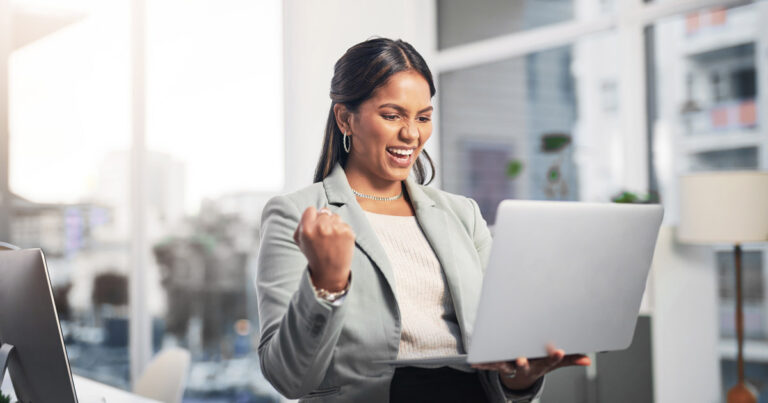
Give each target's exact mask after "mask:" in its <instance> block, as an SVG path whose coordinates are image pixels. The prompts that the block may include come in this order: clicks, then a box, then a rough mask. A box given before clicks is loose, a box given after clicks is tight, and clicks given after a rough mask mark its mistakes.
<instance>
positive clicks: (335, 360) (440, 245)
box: [256, 164, 542, 403]
mask: <svg viewBox="0 0 768 403" xmlns="http://www.w3.org/2000/svg"><path fill="white" fill-rule="evenodd" d="M405 184H406V189H407V191H408V195H409V196H410V198H411V202H412V203H413V207H414V210H415V212H416V219H417V221H418V222H419V225H420V226H421V228H422V230H423V232H424V234H425V236H426V237H427V239H428V240H429V243H430V245H431V246H432V248H433V249H434V252H435V254H436V255H437V258H438V260H439V261H440V264H441V265H442V268H443V271H444V272H445V277H446V279H447V283H448V289H449V291H450V293H451V296H452V298H453V303H454V308H455V310H456V318H457V320H458V325H459V328H460V329H461V336H462V342H463V345H464V346H468V345H469V339H470V337H471V336H472V325H473V323H474V321H475V312H476V310H477V305H478V302H479V297H480V289H481V284H482V278H483V271H484V269H485V266H486V262H487V261H488V256H489V253H490V248H491V234H490V231H489V230H488V227H487V225H486V223H485V220H483V217H482V216H481V214H480V209H479V208H478V206H477V203H476V202H475V201H474V200H472V199H469V198H466V197H464V196H459V195H454V194H451V193H447V192H444V191H440V190H437V189H433V188H429V187H425V186H422V185H419V184H417V183H416V182H415V181H414V180H413V179H412V178H408V179H407V180H406V181H405ZM309 206H315V207H316V208H321V207H327V208H329V209H330V210H331V211H332V212H333V213H335V214H338V215H339V216H340V217H341V218H342V219H343V220H344V222H346V223H347V224H349V225H350V226H351V227H352V229H353V231H354V232H355V235H356V239H355V246H356V248H355V252H354V256H353V259H352V279H351V282H350V288H349V291H348V293H347V296H346V297H345V299H344V301H343V302H342V303H341V304H340V305H338V306H335V305H332V304H329V303H328V302H326V301H323V300H321V299H318V298H317V297H316V295H315V292H314V290H313V288H312V284H311V282H310V278H309V271H308V270H307V260H306V258H305V257H304V255H303V254H302V252H301V251H300V250H299V248H298V246H297V245H296V243H295V242H294V240H293V233H294V231H295V230H296V227H297V226H298V223H299V221H300V218H301V215H302V213H303V212H304V210H305V209H306V208H307V207H309ZM256 284H257V290H256V291H257V295H258V307H259V322H260V330H261V338H260V341H259V348H258V350H259V358H260V361H261V369H262V372H263V374H264V376H265V377H266V378H267V380H269V382H270V383H272V385H273V386H274V387H275V388H276V389H277V390H278V391H279V392H280V393H282V394H283V395H284V396H286V397H288V398H294V399H295V398H301V400H302V401H333V402H339V401H349V402H354V401H366V402H369V403H373V402H388V401H389V386H390V381H391V379H392V375H393V372H394V369H393V368H392V367H390V366H388V365H382V364H374V363H373V362H374V361H376V360H386V359H395V358H396V357H397V353H398V346H399V343H400V330H401V329H400V327H401V321H400V312H399V309H398V305H397V300H396V298H395V293H394V289H395V287H397V284H395V280H394V275H393V273H392V267H391V266H390V263H389V261H388V259H387V255H386V252H385V251H384V249H383V247H382V246H381V244H380V243H379V240H378V238H377V237H376V233H375V232H374V230H373V228H372V227H371V226H370V224H369V223H368V219H367V217H366V216H365V213H364V212H363V210H362V209H361V208H360V205H359V204H358V203H357V200H356V199H355V196H354V194H353V193H352V189H351V188H350V186H349V183H348V182H347V177H346V175H345V173H344V170H343V169H342V167H341V166H340V165H339V164H337V165H336V166H335V167H334V169H333V171H332V173H331V174H330V175H329V176H328V177H327V178H326V179H325V180H323V181H322V182H318V183H315V184H313V185H311V186H309V187H307V188H304V189H302V190H300V191H297V192H295V193H291V194H288V195H284V196H277V197H274V198H272V199H271V200H270V201H269V202H268V203H267V205H266V206H265V208H264V212H263V215H262V226H261V244H260V247H259V256H258V272H257V278H256ZM478 376H479V377H480V379H481V382H482V383H483V386H484V388H485V390H486V392H487V393H488V395H489V396H490V397H491V400H492V401H505V400H512V401H529V400H530V399H532V398H535V397H537V395H538V394H539V393H540V391H541V387H542V382H539V383H538V384H537V385H535V386H534V388H533V389H532V390H531V392H530V393H526V394H524V395H510V394H506V395H505V394H504V391H503V389H502V387H501V384H500V382H499V380H498V376H497V374H496V372H489V371H478ZM505 398H506V399H505Z"/></svg>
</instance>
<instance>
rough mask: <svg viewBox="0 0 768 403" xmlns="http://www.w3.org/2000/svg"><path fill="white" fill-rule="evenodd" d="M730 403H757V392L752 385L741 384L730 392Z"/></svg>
mask: <svg viewBox="0 0 768 403" xmlns="http://www.w3.org/2000/svg"><path fill="white" fill-rule="evenodd" d="M728 403H757V391H756V390H755V388H754V387H753V386H752V385H750V384H748V383H746V382H739V383H737V384H736V386H734V387H732V388H731V390H729V391H728Z"/></svg>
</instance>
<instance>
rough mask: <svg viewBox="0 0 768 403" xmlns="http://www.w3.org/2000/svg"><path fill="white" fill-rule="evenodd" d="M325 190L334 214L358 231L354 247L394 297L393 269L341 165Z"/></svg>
mask: <svg viewBox="0 0 768 403" xmlns="http://www.w3.org/2000/svg"><path fill="white" fill-rule="evenodd" d="M323 186H324V187H325V194H326V196H327V197H328V203H329V204H330V205H331V206H332V207H331V208H330V209H331V211H332V212H333V213H335V214H338V215H339V217H341V219H342V220H344V222H346V223H347V224H348V225H349V226H350V227H352V230H353V231H355V243H356V244H357V246H358V247H359V248H360V249H361V250H362V251H363V252H364V253H365V254H366V255H368V257H369V258H370V259H371V260H372V261H373V263H374V265H375V266H376V267H377V268H378V269H379V271H380V272H381V274H382V275H383V276H384V278H385V279H386V280H387V283H388V284H389V287H390V289H392V291H393V294H394V290H395V276H394V273H393V272H392V266H391V265H390V263H389V259H388V258H387V254H386V252H385V251H384V248H383V247H382V246H381V243H380V242H379V238H378V237H377V236H376V232H375V231H374V230H373V228H372V227H371V224H370V223H369V221H368V217H366V216H365V212H364V211H363V209H362V208H361V207H360V204H358V203H357V199H355V195H354V194H353V193H352V188H351V187H350V186H349V182H347V175H346V174H345V173H344V169H343V168H342V167H341V165H340V164H338V163H337V164H336V166H335V167H334V168H333V170H332V171H331V174H330V175H328V177H326V178H325V179H324V180H323ZM333 206H335V208H334V207H333Z"/></svg>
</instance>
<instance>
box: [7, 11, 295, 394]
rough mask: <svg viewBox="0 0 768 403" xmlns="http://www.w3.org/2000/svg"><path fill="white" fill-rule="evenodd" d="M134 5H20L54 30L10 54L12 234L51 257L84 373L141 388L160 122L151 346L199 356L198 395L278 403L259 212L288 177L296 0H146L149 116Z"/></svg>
mask: <svg viewBox="0 0 768 403" xmlns="http://www.w3.org/2000/svg"><path fill="white" fill-rule="evenodd" d="M131 5H132V3H131V2H130V1H128V0H125V1H117V2H95V3H94V2H86V3H82V2H67V3H63V4H61V5H58V6H56V8H53V6H52V5H50V4H47V5H46V4H38V3H31V2H30V3H28V4H27V3H25V4H22V3H20V4H19V7H21V8H22V9H24V10H26V11H28V14H29V15H36V16H38V17H40V18H41V21H43V23H41V24H39V25H35V26H34V27H33V26H32V25H29V26H26V25H24V24H29V23H30V21H29V20H22V19H19V20H18V22H19V26H22V27H23V28H25V29H26V28H30V29H29V30H28V31H25V32H26V33H29V32H33V33H35V35H38V36H37V37H34V36H29V35H27V36H24V38H25V40H27V42H26V43H23V44H22V45H21V46H19V47H18V48H17V49H15V50H14V52H13V54H12V55H11V62H10V63H11V65H10V70H11V73H10V86H11V88H10V104H11V105H10V106H11V108H10V109H11V119H10V120H11V128H10V129H11V130H10V131H11V135H10V139H11V140H10V142H11V148H10V157H11V158H10V160H11V169H10V171H11V177H10V186H11V191H12V192H13V193H14V199H13V205H12V210H11V220H10V228H11V235H12V236H11V239H10V241H11V242H12V243H15V244H18V245H19V246H22V247H42V248H43V250H44V251H45V253H46V256H47V258H48V262H49V268H50V271H51V279H52V283H53V288H54V293H55V299H56V303H57V307H58V311H59V315H60V319H61V326H62V331H63V334H64V338H65V342H66V346H67V352H68V355H69V358H70V362H71V365H72V368H73V371H74V372H75V373H77V374H80V375H83V376H85V377H88V378H92V379H95V380H98V381H101V382H105V383H108V384H111V385H114V386H116V387H119V388H123V389H129V388H130V386H131V384H130V383H131V379H130V374H131V364H132V363H131V362H130V358H129V357H130V354H129V351H130V349H131V347H132V346H135V344H136V343H142V341H140V340H138V341H137V340H134V339H131V338H130V337H129V335H128V329H129V324H130V321H131V320H132V317H130V316H129V315H131V309H129V304H130V303H131V301H130V300H129V290H128V285H129V283H130V280H131V277H130V267H129V265H130V262H129V253H130V250H131V246H132V242H133V239H132V228H133V225H134V223H135V222H136V220H137V219H138V217H134V216H132V214H133V211H134V210H132V206H131V196H132V194H131V187H130V186H129V174H130V172H131V171H132V170H133V169H134V168H135V167H134V166H132V164H133V163H132V161H131V151H130V150H131V146H132V145H133V143H134V141H135V139H134V138H133V137H132V127H133V125H134V124H142V123H144V124H145V127H146V148H147V150H146V154H145V160H144V163H145V166H144V169H145V170H146V172H147V175H146V178H145V182H144V183H143V184H142V186H143V188H144V189H145V194H146V200H145V202H144V203H145V205H144V206H145V207H146V208H145V211H146V216H147V217H146V218H147V221H146V222H147V225H146V226H145V230H144V231H145V233H144V234H143V237H144V239H146V244H145V245H144V246H145V248H146V254H147V256H149V259H147V260H146V262H147V265H146V266H144V267H141V270H142V271H143V274H144V275H145V276H146V278H147V281H146V288H145V289H144V290H143V294H142V297H143V298H146V306H147V310H146V311H143V312H139V315H141V316H140V317H143V318H146V317H150V318H151V319H150V320H151V330H150V332H151V337H150V340H149V343H150V344H151V346H150V349H151V350H152V351H153V352H157V351H159V350H161V349H164V348H167V347H172V346H180V347H184V348H186V349H188V350H189V351H190V353H191V356H192V363H191V368H190V372H189V378H188V381H187V388H186V390H185V397H184V399H185V401H194V402H205V401H217V402H218V401H248V402H253V401H277V400H278V396H279V395H278V394H277V393H276V392H275V391H274V389H273V388H272V387H271V385H269V384H268V382H267V381H266V380H265V379H264V378H263V376H262V375H261V372H260V368H259V362H258V358H257V356H256V346H257V343H258V317H257V314H256V301H255V294H254V287H253V276H254V273H255V267H254V262H255V251H256V246H257V245H258V225H259V221H260V215H261V209H262V207H263V205H264V203H265V202H266V200H267V199H268V198H269V197H271V196H272V195H273V194H274V192H276V191H278V190H279V189H281V188H282V186H283V180H284V173H283V155H284V152H283V130H282V124H283V118H282V107H283V100H282V78H281V77H282V39H281V35H282V26H281V21H282V5H281V3H280V2H279V1H269V2H250V1H236V0H232V1H224V2H221V1H217V2H213V1H204V2H193V3H190V2H184V1H172V0H168V1H151V2H146V14H145V16H144V18H145V27H146V33H145V34H146V99H145V100H144V103H145V105H146V121H145V122H133V121H132V114H131V107H132V102H133V99H132V86H133V83H132V82H131V67H132V62H133V61H132V54H131V45H132V44H131V18H132V7H131ZM28 14H24V15H28ZM40 27H44V28H45V29H43V30H42V31H40V32H38V31H37V30H36V29H31V28H40ZM46 29H47V31H46ZM43 31H44V32H43ZM30 38H31V39H30ZM0 207H4V206H0Z"/></svg>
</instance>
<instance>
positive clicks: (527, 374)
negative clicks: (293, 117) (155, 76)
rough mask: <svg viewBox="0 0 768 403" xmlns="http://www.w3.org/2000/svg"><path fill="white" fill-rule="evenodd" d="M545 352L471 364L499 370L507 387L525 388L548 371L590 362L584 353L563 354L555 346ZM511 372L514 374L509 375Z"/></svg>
mask: <svg viewBox="0 0 768 403" xmlns="http://www.w3.org/2000/svg"><path fill="white" fill-rule="evenodd" d="M547 352H548V356H547V357H546V358H536V359H532V360H529V359H527V358H525V357H520V358H518V359H516V360H514V361H499V362H487V363H483V364H472V367H473V368H477V369H482V370H487V371H499V378H500V379H501V382H502V383H503V384H504V386H506V387H507V388H508V389H512V390H525V389H528V388H530V387H531V386H533V384H534V383H536V381H537V380H538V379H539V378H541V377H542V376H544V375H545V374H546V373H548V372H551V371H554V370H556V369H558V368H562V367H567V366H573V365H577V366H583V367H586V366H589V365H590V364H591V363H592V361H591V360H590V359H589V357H587V356H586V355H583V354H570V355H565V352H564V351H563V350H558V349H556V348H555V347H549V348H547ZM513 374H514V376H512V377H510V376H511V375H513Z"/></svg>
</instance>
